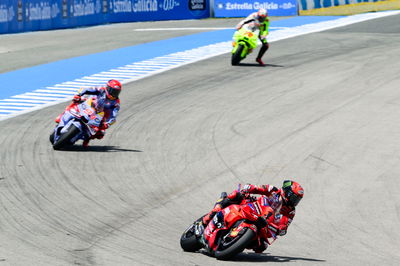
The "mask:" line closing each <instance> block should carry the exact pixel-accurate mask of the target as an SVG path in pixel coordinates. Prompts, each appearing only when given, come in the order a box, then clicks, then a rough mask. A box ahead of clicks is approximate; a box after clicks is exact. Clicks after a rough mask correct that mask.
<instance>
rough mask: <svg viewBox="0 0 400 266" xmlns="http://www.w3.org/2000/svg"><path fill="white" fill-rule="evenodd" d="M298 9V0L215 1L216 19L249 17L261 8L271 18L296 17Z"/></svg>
mask: <svg viewBox="0 0 400 266" xmlns="http://www.w3.org/2000/svg"><path fill="white" fill-rule="evenodd" d="M297 7H298V5H297V0H269V1H264V0H260V1H254V0H214V14H215V17H247V16H248V15H249V14H250V13H252V12H255V11H257V10H258V9H260V8H265V9H266V10H268V14H269V16H295V15H297Z"/></svg>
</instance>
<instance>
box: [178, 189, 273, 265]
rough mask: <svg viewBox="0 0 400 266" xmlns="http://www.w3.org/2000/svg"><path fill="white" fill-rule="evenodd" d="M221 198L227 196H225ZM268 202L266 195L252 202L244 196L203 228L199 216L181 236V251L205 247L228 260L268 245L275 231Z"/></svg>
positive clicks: (210, 252)
mask: <svg viewBox="0 0 400 266" xmlns="http://www.w3.org/2000/svg"><path fill="white" fill-rule="evenodd" d="M221 196H222V197H226V193H225V194H224V193H223V195H221ZM267 202H268V201H267V197H266V196H260V197H259V198H258V199H253V200H251V198H249V197H245V199H244V200H243V201H242V202H241V203H240V204H233V205H230V206H228V207H226V208H224V209H222V210H221V211H220V212H218V213H217V214H215V216H214V218H213V219H212V221H211V222H210V223H209V224H208V225H207V226H206V228H203V226H202V225H201V223H199V221H201V219H202V217H201V218H199V219H198V220H196V221H195V222H194V223H193V224H192V225H190V226H189V228H187V229H186V230H185V232H184V233H183V234H182V236H181V241H180V244H181V247H182V249H183V250H184V251H187V252H195V251H198V250H200V249H201V248H204V249H205V250H206V251H207V252H208V253H209V254H210V255H212V256H214V257H215V258H217V259H220V260H227V259H230V258H232V257H233V256H235V255H237V254H239V253H241V252H242V251H243V250H244V249H254V247H258V246H260V245H261V244H262V242H264V243H263V244H267V245H271V244H272V243H273V242H274V241H275V240H276V238H277V234H276V233H277V231H278V230H277V226H276V225H275V224H274V223H273V220H274V210H273V209H272V208H271V207H270V206H268V204H266V203H267ZM261 203H263V204H261Z"/></svg>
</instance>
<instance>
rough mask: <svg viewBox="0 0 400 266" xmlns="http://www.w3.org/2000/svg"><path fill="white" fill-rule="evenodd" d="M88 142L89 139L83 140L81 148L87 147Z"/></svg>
mask: <svg viewBox="0 0 400 266" xmlns="http://www.w3.org/2000/svg"><path fill="white" fill-rule="evenodd" d="M89 141H90V139H85V140H84V141H83V143H82V146H83V147H84V148H87V147H89Z"/></svg>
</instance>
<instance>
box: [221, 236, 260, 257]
mask: <svg viewBox="0 0 400 266" xmlns="http://www.w3.org/2000/svg"><path fill="white" fill-rule="evenodd" d="M244 230H245V232H244V233H243V234H241V235H240V234H239V235H238V236H237V237H235V238H234V239H233V240H232V241H230V242H228V243H226V242H224V239H223V238H222V239H221V242H220V243H219V245H218V248H217V250H216V251H215V253H214V256H215V258H216V259H218V260H227V259H230V258H232V257H234V256H235V255H237V254H239V253H240V252H242V251H243V250H244V249H245V248H246V247H248V246H249V244H250V243H251V241H253V239H254V237H255V233H254V231H253V230H251V229H249V228H246V229H244ZM230 233H231V232H230V231H229V232H228V234H230Z"/></svg>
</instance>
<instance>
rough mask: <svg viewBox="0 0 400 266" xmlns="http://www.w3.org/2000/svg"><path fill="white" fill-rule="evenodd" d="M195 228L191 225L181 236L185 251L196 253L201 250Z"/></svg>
mask: <svg viewBox="0 0 400 266" xmlns="http://www.w3.org/2000/svg"><path fill="white" fill-rule="evenodd" d="M194 227H195V225H194V224H192V225H190V226H189V228H188V229H186V231H185V232H184V233H183V234H182V236H181V247H182V249H183V250H184V251H187V252H195V251H197V250H199V249H201V245H200V243H199V241H197V238H196V235H195V234H194Z"/></svg>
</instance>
